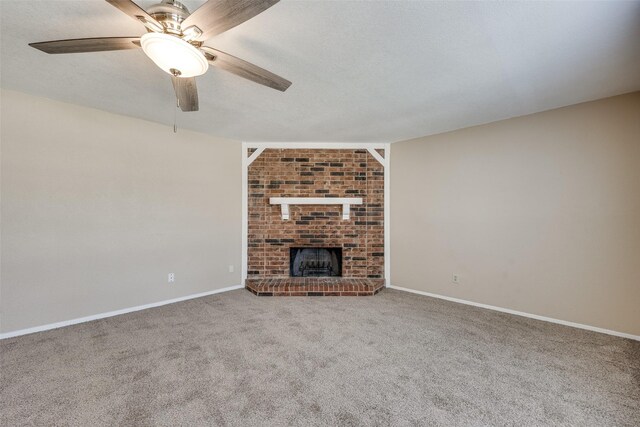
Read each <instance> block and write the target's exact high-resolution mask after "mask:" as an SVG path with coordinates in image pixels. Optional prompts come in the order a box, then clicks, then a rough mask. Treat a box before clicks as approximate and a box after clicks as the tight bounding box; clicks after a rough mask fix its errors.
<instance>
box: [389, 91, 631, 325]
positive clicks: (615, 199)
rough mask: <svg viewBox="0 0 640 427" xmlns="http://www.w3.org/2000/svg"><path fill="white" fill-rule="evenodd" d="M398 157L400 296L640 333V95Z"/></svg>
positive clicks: (395, 261)
mask: <svg viewBox="0 0 640 427" xmlns="http://www.w3.org/2000/svg"><path fill="white" fill-rule="evenodd" d="M392 154H393V156H392V157H391V159H392V167H391V173H392V175H391V198H392V203H391V214H392V215H391V221H392V224H391V259H392V261H391V273H392V284H393V285H395V286H402V287H407V288H412V289H416V290H421V291H426V292H431V293H435V294H440V295H446V296H451V297H456V298H461V299H465V300H470V301H474V302H479V303H485V304H490V305H495V306H499V307H503V308H509V309H513V310H519V311H524V312H527V313H533V314H537V315H542V316H548V317H552V318H556V319H561V320H567V321H572V322H578V323H583V324H587V325H591V326H596V327H602V328H606V329H611V330H615V331H618V332H624V333H629V334H634V335H640V92H636V93H634V94H629V95H623V96H618V97H614V98H608V99H603V100H600V101H595V102H589V103H585V104H580V105H575V106H571V107H566V108H561V109H557V110H553V111H547V112H543V113H539V114H534V115H530V116H525V117H519V118H514V119H510V120H504V121H500V122H496V123H492V124H488V125H484V126H478V127H473V128H469V129H463V130H459V131H455V132H450V133H446V134H441V135H436V136H431V137H426V138H420V139H416V140H411V141H405V142H399V143H395V144H393V146H392ZM454 273H457V274H459V275H460V277H461V283H460V284H459V285H455V284H453V283H452V280H451V279H452V275H453V274H454Z"/></svg>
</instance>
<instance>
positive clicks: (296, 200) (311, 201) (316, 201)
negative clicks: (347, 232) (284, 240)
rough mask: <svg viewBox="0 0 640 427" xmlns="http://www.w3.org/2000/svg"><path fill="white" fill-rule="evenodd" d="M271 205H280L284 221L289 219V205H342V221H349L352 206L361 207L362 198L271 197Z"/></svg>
mask: <svg viewBox="0 0 640 427" xmlns="http://www.w3.org/2000/svg"><path fill="white" fill-rule="evenodd" d="M269 203H270V204H272V205H280V208H281V210H282V220H283V221H284V220H288V219H289V205H342V219H343V220H348V219H349V217H350V213H351V205H361V204H362V197H271V198H270V199H269Z"/></svg>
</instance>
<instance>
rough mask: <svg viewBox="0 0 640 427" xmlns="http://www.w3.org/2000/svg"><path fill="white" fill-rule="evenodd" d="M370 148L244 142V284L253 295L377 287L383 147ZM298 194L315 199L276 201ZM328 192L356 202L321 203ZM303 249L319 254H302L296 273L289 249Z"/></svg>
mask: <svg viewBox="0 0 640 427" xmlns="http://www.w3.org/2000/svg"><path fill="white" fill-rule="evenodd" d="M371 151H372V150H367V149H316V148H312V149H302V148H296V149H283V148H266V149H263V150H262V149H260V150H259V151H256V149H252V150H249V153H248V155H252V156H253V157H252V158H251V160H252V161H251V162H250V164H249V165H248V167H247V181H246V182H247V256H246V259H247V269H246V276H247V278H246V283H245V285H246V287H247V288H248V289H249V290H251V291H252V292H254V293H255V294H257V295H373V294H375V293H377V292H378V291H379V290H380V289H382V287H383V286H384V277H385V271H384V270H385V245H384V243H385V230H384V224H385V221H384V219H385V218H384V215H385V209H384V206H385V199H384V197H385V194H384V192H385V176H384V175H385V168H384V165H383V164H382V163H381V162H384V154H385V153H384V150H382V149H377V151H375V152H374V153H372V152H371ZM290 198H295V199H290ZM300 198H302V199H303V200H300V201H304V202H309V200H311V203H313V204H296V203H292V204H290V205H288V206H287V207H284V206H282V205H281V204H274V200H284V201H290V200H299V199H300ZM309 198H321V199H318V201H317V203H319V204H315V203H316V199H309ZM330 200H338V201H340V202H342V201H344V200H347V201H352V202H353V203H355V204H352V205H350V206H343V205H341V204H323V202H325V201H330ZM357 203H360V204H357ZM285 209H286V211H287V212H286V213H287V215H285ZM287 217H288V219H284V218H287ZM345 218H348V219H345ZM327 248H329V249H331V250H332V251H333V252H326V251H327ZM300 249H307V250H305V251H303V253H304V254H307V255H310V254H311V255H312V254H314V253H317V254H319V255H318V256H317V257H316V258H317V259H314V258H313V257H311V258H309V259H310V261H309V260H308V259H307V260H306V261H304V263H305V264H304V265H303V267H302V268H300V266H296V269H297V270H296V274H295V275H293V274H292V272H293V268H292V265H293V264H292V263H293V262H294V260H292V256H297V257H298V258H297V259H298V262H301V261H300V260H301V259H302V258H300V257H301V252H299V250H300ZM320 250H325V252H326V254H325V252H321V251H320ZM296 251H297V252H296ZM292 254H293V255H292ZM337 254H339V255H340V260H339V265H338V257H337ZM338 267H339V271H338ZM293 276H296V277H293Z"/></svg>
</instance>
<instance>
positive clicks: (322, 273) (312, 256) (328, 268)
mask: <svg viewBox="0 0 640 427" xmlns="http://www.w3.org/2000/svg"><path fill="white" fill-rule="evenodd" d="M289 259H290V261H289V275H290V276H291V277H336V276H342V248H310V247H307V248H289Z"/></svg>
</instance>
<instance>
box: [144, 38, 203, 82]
mask: <svg viewBox="0 0 640 427" xmlns="http://www.w3.org/2000/svg"><path fill="white" fill-rule="evenodd" d="M140 45H141V46H142V50H144V53H146V54H147V56H148V57H149V58H151V60H152V61H153V62H155V64H156V65H157V66H158V67H160V68H161V69H163V70H164V71H165V72H167V73H168V74H171V75H173V72H172V71H171V70H172V69H175V70H178V71H179V72H180V77H195V76H199V75H201V74H204V73H205V72H206V71H207V70H208V69H209V63H208V62H207V59H206V58H205V57H204V54H203V53H202V52H200V51H199V50H198V49H196V48H195V47H194V46H192V45H190V44H189V43H187V42H186V41H184V40H182V39H180V38H178V37H176V36H172V35H169V34H163V33H147V34H145V35H143V36H142V37H140Z"/></svg>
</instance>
